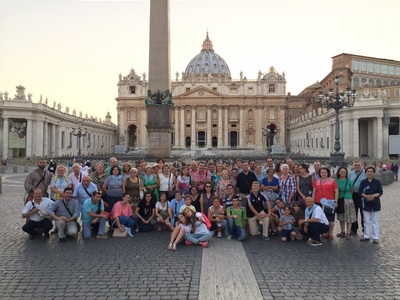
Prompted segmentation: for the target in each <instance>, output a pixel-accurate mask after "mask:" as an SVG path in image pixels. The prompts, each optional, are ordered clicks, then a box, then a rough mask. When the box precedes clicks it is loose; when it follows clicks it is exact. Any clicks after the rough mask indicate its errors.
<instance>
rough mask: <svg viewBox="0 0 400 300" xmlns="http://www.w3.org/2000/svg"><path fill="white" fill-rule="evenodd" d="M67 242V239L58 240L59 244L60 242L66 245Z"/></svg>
mask: <svg viewBox="0 0 400 300" xmlns="http://www.w3.org/2000/svg"><path fill="white" fill-rule="evenodd" d="M66 241H67V239H66V238H59V239H58V242H59V243H65V242H66Z"/></svg>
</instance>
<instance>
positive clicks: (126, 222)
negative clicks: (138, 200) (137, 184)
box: [110, 193, 135, 237]
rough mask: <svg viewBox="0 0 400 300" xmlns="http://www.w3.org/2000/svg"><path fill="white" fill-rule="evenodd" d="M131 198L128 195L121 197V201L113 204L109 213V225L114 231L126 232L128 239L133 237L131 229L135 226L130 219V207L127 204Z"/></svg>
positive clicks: (131, 213)
mask: <svg viewBox="0 0 400 300" xmlns="http://www.w3.org/2000/svg"><path fill="white" fill-rule="evenodd" d="M130 200H131V196H130V195H129V194H128V193H124V194H123V195H122V200H121V201H118V202H117V203H115V205H114V207H113V209H112V211H111V216H110V218H111V224H112V228H113V229H114V230H119V231H120V232H122V233H123V232H125V231H127V233H128V235H129V236H130V237H133V234H132V228H133V227H134V226H135V221H134V220H133V219H132V215H133V212H132V207H131V205H130V204H129V202H130Z"/></svg>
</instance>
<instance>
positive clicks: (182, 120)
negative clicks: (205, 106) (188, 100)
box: [175, 106, 186, 148]
mask: <svg viewBox="0 0 400 300" xmlns="http://www.w3.org/2000/svg"><path fill="white" fill-rule="evenodd" d="M175 109H176V108H175ZM180 110H181V119H180V122H181V132H180V133H181V135H180V139H181V148H185V147H186V139H185V137H186V136H185V131H186V126H185V124H186V118H185V107H184V106H181V107H180Z"/></svg>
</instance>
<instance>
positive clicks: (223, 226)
mask: <svg viewBox="0 0 400 300" xmlns="http://www.w3.org/2000/svg"><path fill="white" fill-rule="evenodd" d="M218 227H221V229H225V227H226V220H225V219H223V220H221V222H219V223H217V222H212V223H211V228H210V231H214V230H217V228H218ZM221 232H223V230H222V231H221Z"/></svg>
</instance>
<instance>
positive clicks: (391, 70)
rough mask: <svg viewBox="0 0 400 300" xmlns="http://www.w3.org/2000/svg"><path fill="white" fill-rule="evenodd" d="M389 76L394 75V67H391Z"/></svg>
mask: <svg viewBox="0 0 400 300" xmlns="http://www.w3.org/2000/svg"><path fill="white" fill-rule="evenodd" d="M389 75H394V66H389Z"/></svg>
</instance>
